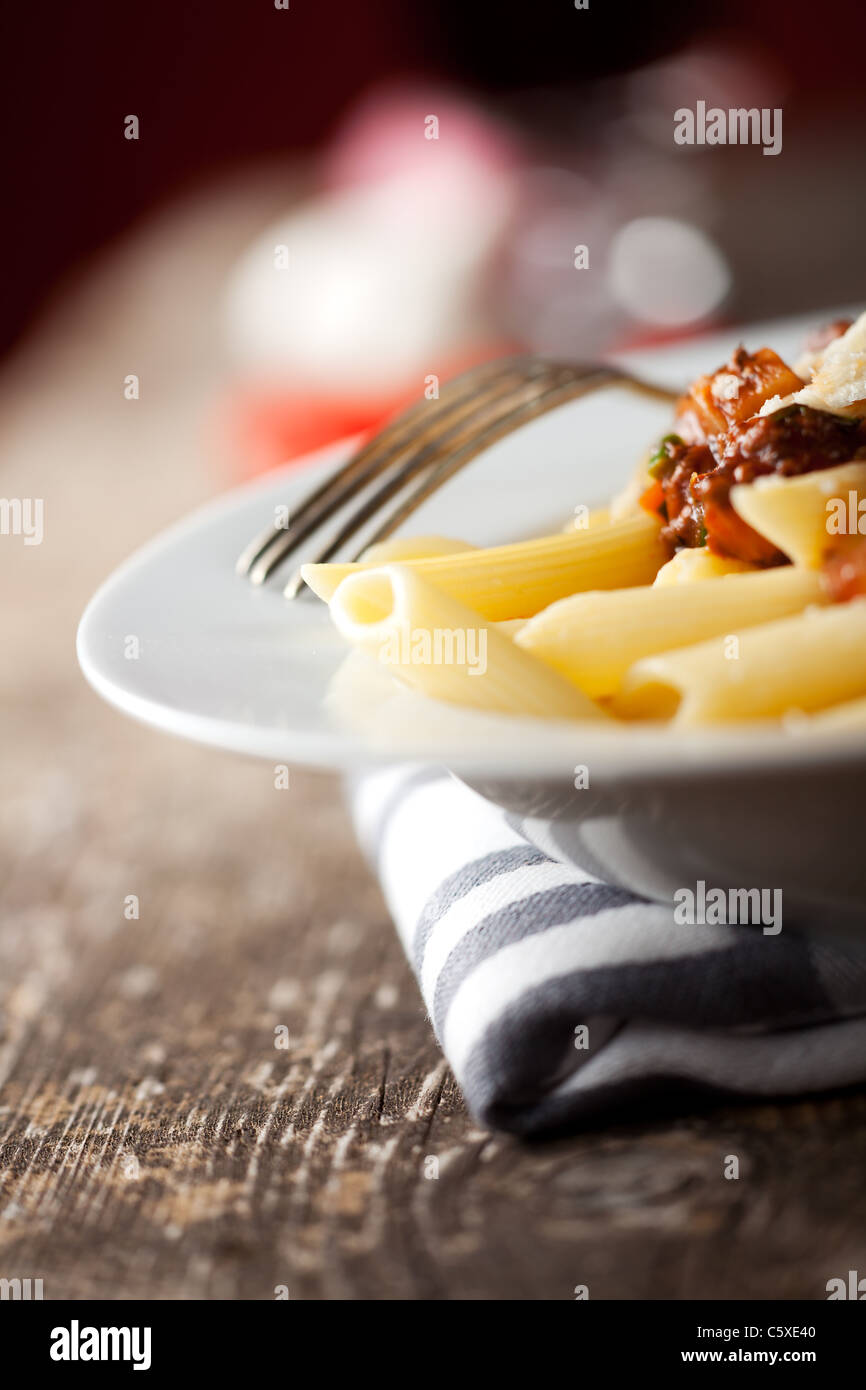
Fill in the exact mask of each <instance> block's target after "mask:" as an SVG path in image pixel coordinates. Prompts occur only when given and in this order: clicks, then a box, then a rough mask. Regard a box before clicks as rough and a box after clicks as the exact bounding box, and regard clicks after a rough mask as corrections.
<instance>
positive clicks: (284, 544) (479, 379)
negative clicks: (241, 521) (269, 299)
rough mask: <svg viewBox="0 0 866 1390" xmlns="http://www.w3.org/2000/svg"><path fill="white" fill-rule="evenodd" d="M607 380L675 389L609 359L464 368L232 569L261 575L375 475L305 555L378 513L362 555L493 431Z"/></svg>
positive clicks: (254, 577) (507, 361)
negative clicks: (325, 537)
mask: <svg viewBox="0 0 866 1390" xmlns="http://www.w3.org/2000/svg"><path fill="white" fill-rule="evenodd" d="M614 385H617V386H624V387H627V388H628V389H630V390H633V391H636V392H639V393H640V394H641V395H645V396H652V397H654V398H655V399H656V400H665V401H674V400H676V397H677V392H675V391H669V390H667V389H666V388H665V387H663V386H656V385H654V384H653V383H651V382H648V381H643V380H641V379H640V378H639V377H636V376H633V375H632V374H631V373H630V372H627V371H625V370H624V369H622V368H620V367H615V366H613V365H611V364H609V363H569V362H553V361H548V360H547V359H545V358H539V357H511V358H504V359H500V360H498V361H495V362H484V363H482V364H481V365H480V366H477V367H472V368H470V370H469V371H467V372H463V373H462V374H461V375H460V376H456V377H454V378H453V379H452V380H451V381H448V382H446V384H445V385H444V386H443V388H442V391H441V394H440V396H439V398H438V399H437V400H432V401H431V400H426V399H425V400H423V401H419V402H418V403H417V404H416V405H413V406H410V407H409V408H408V410H404V411H403V412H402V413H401V414H399V415H397V416H396V417H395V418H394V419H393V420H391V421H390V422H389V423H388V424H387V425H386V426H385V427H384V429H382V430H380V432H379V433H378V434H377V435H376V436H375V438H373V439H371V440H369V441H368V442H367V443H366V444H364V445H362V447H361V448H360V449H358V451H357V452H356V453H355V454H353V456H352V457H351V458H350V459H349V461H348V463H345V464H344V465H343V466H342V467H341V468H338V469H337V471H336V472H335V473H334V474H333V475H332V476H331V477H330V478H328V479H326V480H325V482H323V483H322V484H320V486H319V487H317V488H315V489H314V491H313V492H311V493H310V494H309V496H308V497H306V498H305V499H304V501H303V502H302V503H301V505H300V506H299V507H298V509H297V510H296V511H295V512H294V514H293V516H292V518H291V524H290V525H289V526H288V527H284V526H278V525H272V526H269V527H268V529H267V530H266V531H262V532H261V533H260V534H259V535H258V536H256V537H255V538H254V539H253V540H252V541H251V542H250V544H249V545H248V546H246V548H245V549H244V551H243V553H242V554H241V555H240V557H239V558H238V562H237V569H238V573H240V574H245V575H246V576H247V577H248V578H249V579H250V580H251V582H252V583H253V584H263V583H264V581H265V580H266V579H268V578H269V576H270V575H272V574H273V573H274V571H275V570H276V569H277V568H278V567H279V566H280V565H282V564H283V563H284V561H285V560H287V559H288V558H289V556H290V555H293V554H295V553H296V551H297V549H298V547H299V546H300V545H302V544H303V542H304V541H305V540H306V539H307V537H308V536H311V535H313V534H314V532H316V531H318V530H319V529H320V528H321V527H322V526H323V525H325V524H326V523H327V522H328V521H330V520H331V519H332V518H334V517H336V516H338V515H339V513H340V512H341V511H342V509H343V507H344V506H345V505H346V503H348V502H350V501H351V500H352V498H354V497H356V496H357V495H358V493H360V492H362V491H363V490H364V489H365V488H366V487H367V486H368V485H369V484H370V483H372V482H373V481H374V480H376V479H381V482H380V483H379V486H378V487H376V489H375V490H374V491H373V493H372V494H371V495H370V496H369V497H368V498H367V499H366V500H365V501H363V502H360V503H359V505H358V506H357V507H356V508H355V509H354V510H352V511H351V512H350V513H349V515H348V516H347V518H346V519H345V521H344V522H343V524H342V525H341V526H340V527H339V530H338V531H337V532H336V534H335V535H334V536H332V538H331V539H330V540H329V541H328V543H327V545H325V546H324V547H323V549H321V550H320V551H319V552H318V553H317V554H316V555H315V556H314V557H313V563H316V564H322V563H324V562H325V561H327V560H330V559H332V558H333V557H334V556H335V555H336V554H337V553H338V552H339V551H340V550H341V549H342V548H343V546H344V545H345V544H346V543H347V541H349V540H351V539H352V537H353V536H355V535H356V534H357V533H358V531H360V530H361V528H362V527H363V526H365V525H366V523H367V522H368V521H370V520H372V518H373V517H374V516H376V515H377V513H379V512H382V513H383V514H384V516H383V520H382V522H381V523H380V525H379V526H378V527H377V528H376V530H375V532H374V533H373V535H372V536H368V537H367V539H366V540H365V542H364V545H363V547H362V549H361V550H360V551H358V552H357V554H355V555H353V556H352V559H354V560H357V559H360V557H361V555H363V553H364V550H366V549H367V547H368V546H370V545H373V544H374V543H375V542H376V541H381V540H385V539H386V537H388V536H390V535H392V533H393V532H394V531H395V530H396V529H397V527H398V526H399V525H400V524H401V523H402V522H403V521H405V520H406V518H407V517H408V516H411V515H412V513H413V512H414V511H415V510H416V508H417V507H419V506H420V505H421V503H422V502H424V501H425V500H426V498H428V497H429V496H430V495H431V494H432V493H434V492H436V491H437V489H438V488H440V487H441V486H442V484H443V483H444V482H446V481H447V479H448V478H451V477H453V476H454V474H455V473H457V472H459V470H460V469H461V468H464V467H465V465H466V464H467V463H469V462H470V461H471V460H472V459H474V458H476V457H477V455H478V454H480V453H481V452H482V451H483V450H484V449H487V448H489V447H490V445H491V444H494V443H495V442H496V441H497V440H498V439H502V438H503V437H504V436H505V435H507V434H510V433H511V432H512V430H515V429H518V428H519V427H520V426H521V425H523V424H525V423H526V422H527V421H529V420H533V419H535V417H536V416H538V415H543V414H545V413H546V412H547V411H548V410H553V409H554V408H555V407H556V406H558V405H562V404H564V403H565V402H566V401H571V400H575V399H576V398H577V397H579V396H585V395H589V394H590V392H593V391H597V390H600V389H601V388H602V387H605V386H614ZM413 484H414V486H413ZM400 493H404V494H405V495H404V497H403V499H402V500H401V501H399V502H398V503H397V504H396V505H395V506H393V507H392V508H391V509H390V510H386V508H387V506H388V503H389V502H391V500H392V499H393V498H396V497H397V496H398V494H400ZM304 587H305V586H304V581H303V579H302V578H301V573H300V570H299V569H297V570H295V571H294V573H293V574H292V576H291V578H290V580H289V582H288V584H287V585H286V588H285V594H286V597H287V598H295V597H296V596H297V594H298V593H299V592H300V591H301V589H303V588H304Z"/></svg>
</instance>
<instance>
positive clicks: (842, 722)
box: [809, 695, 866, 729]
mask: <svg viewBox="0 0 866 1390" xmlns="http://www.w3.org/2000/svg"><path fill="white" fill-rule="evenodd" d="M809 725H810V727H812V728H816V729H866V695H864V696H861V697H860V699H859V700H845V701H844V702H843V703H842V704H841V705H831V706H830V708H829V709H824V710H820V711H819V713H818V714H813V715H812V718H811V719H810V720H809Z"/></svg>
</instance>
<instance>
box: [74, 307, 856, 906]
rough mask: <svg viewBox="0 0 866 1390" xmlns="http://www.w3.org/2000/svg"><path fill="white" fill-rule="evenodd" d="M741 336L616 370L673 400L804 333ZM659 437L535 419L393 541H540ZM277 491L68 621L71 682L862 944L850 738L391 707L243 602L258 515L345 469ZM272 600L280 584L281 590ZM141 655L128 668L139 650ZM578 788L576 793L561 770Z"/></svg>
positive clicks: (203, 517) (183, 538) (222, 508)
mask: <svg viewBox="0 0 866 1390" xmlns="http://www.w3.org/2000/svg"><path fill="white" fill-rule="evenodd" d="M842 312H844V311H841V310H830V311H828V312H827V313H826V314H825V315H819V316H815V317H813V318H810V319H802V320H787V321H782V322H780V323H776V324H763V325H755V326H752V327H750V328H747V329H744V330H741V332H740V334H738V333H737V332H735V331H732V332H726V333H724V334H718V335H714V336H713V337H712V338H705V339H703V340H700V341H693V342H691V343H688V344H685V345H683V344H681V345H678V346H676V347H674V348H666V349H664V350H658V351H654V352H642V353H638V354H632V355H630V356H629V358H628V361H629V363H630V365H632V366H633V367H635V368H636V369H638V370H639V371H641V372H642V373H643V374H644V375H646V376H648V377H650V378H652V379H655V380H657V381H661V382H666V383H668V384H671V385H673V386H679V385H681V384H685V383H686V382H687V381H688V380H690V379H691V378H692V377H694V376H695V375H696V374H697V373H699V372H702V371H705V370H711V369H712V368H714V367H715V366H717V365H718V364H719V363H721V362H722V361H724V360H725V359H726V357H727V356H728V354H729V352H730V350H731V348H732V346H733V345H734V344H735V343H736V341H737V340H738V338H739V337H742V338H743V339H744V340H745V342H746V343H747V344H748V345H750V346H752V347H758V346H761V345H762V344H764V343H767V344H769V345H771V346H773V347H775V348H776V349H777V351H779V352H780V353H781V354H782V355H783V356H785V357H788V358H791V357H795V356H796V355H797V353H798V351H799V348H800V346H801V344H802V342H803V339H804V337H805V336H806V334H807V332H808V331H809V330H810V329H811V328H812V327H814V326H815V324H816V323H817V322H825V321H827V320H828V319H831V318H836V317H838V316H839V315H840V313H842ZM668 422H669V412H668V411H667V409H666V408H664V407H661V406H656V405H654V404H650V403H647V402H644V401H642V400H639V399H635V398H633V397H631V396H628V395H626V394H624V393H623V392H621V391H611V392H603V393H600V394H599V395H598V396H594V397H590V398H588V399H586V400H584V401H578V402H574V403H573V404H571V405H569V406H565V407H562V408H561V409H560V410H558V411H556V412H554V413H552V414H551V415H548V416H546V417H543V418H542V419H541V420H539V421H536V422H534V423H533V424H532V425H530V426H527V427H526V428H525V429H524V430H522V431H521V432H520V433H519V434H517V435H515V436H513V437H512V438H510V439H507V440H505V441H502V442H501V443H500V444H498V445H496V446H495V447H494V448H493V449H491V450H490V451H489V452H488V453H487V454H485V455H484V456H483V457H482V458H480V459H478V460H477V461H476V462H475V463H473V464H471V465H470V466H469V468H468V469H467V470H466V471H465V472H464V473H463V474H462V475H460V476H459V477H458V478H456V479H454V480H453V481H452V482H451V483H450V484H448V485H447V486H446V487H445V488H444V489H443V491H442V492H441V493H439V494H438V495H437V496H435V497H433V498H431V499H430V500H429V502H428V503H427V504H425V507H424V508H423V511H419V512H418V513H417V514H416V516H415V517H413V518H412V520H411V523H410V524H409V525H408V526H407V528H406V529H407V530H408V531H411V532H414V533H415V534H422V533H426V534H430V533H439V534H444V535H450V536H455V537H459V538H462V539H465V540H469V541H472V542H474V543H477V544H482V545H484V544H491V543H495V542H497V541H505V540H511V539H516V538H518V537H520V536H525V535H527V534H531V533H533V532H541V531H544V530H548V529H555V528H556V527H558V526H560V525H561V524H562V523H563V521H564V520H565V519H566V518H567V517H568V516H569V515H570V514H571V513H572V511H573V508H574V507H575V506H577V505H579V504H582V503H586V504H590V505H592V504H598V503H599V502H601V501H603V500H604V499H606V498H608V497H609V496H610V495H611V494H612V493H614V492H615V491H616V490H617V489H618V488H619V487H620V486H621V485H622V484H623V483H624V482H625V481H626V480H627V479H628V478H629V477H630V476H631V474H632V472H633V469H634V466H635V461H636V459H637V458H638V457H639V455H640V453H641V451H642V450H643V449H644V448H645V447H646V446H647V444H648V443H649V442H651V441H652V440H653V438H655V437H657V436H658V435H659V434H660V433H662V432H663V431H664V429H665V427H666V426H667V424H668ZM350 448H351V443H350V442H349V443H344V444H342V445H339V446H337V447H335V448H332V449H329V450H327V451H325V452H324V453H322V454H320V455H317V456H316V457H315V458H314V459H313V460H311V462H310V466H309V467H306V468H299V467H298V466H297V465H296V466H295V467H294V468H292V469H291V470H288V471H281V472H277V473H273V474H270V475H268V476H267V477H265V478H264V479H262V480H261V481H258V482H256V483H254V484H252V485H251V486H248V487H245V488H242V489H239V490H238V491H236V492H233V493H230V494H229V495H228V496H226V497H223V498H221V499H219V500H218V501H216V502H214V503H212V504H211V505H210V506H208V507H205V508H204V509H203V510H201V511H198V512H196V513H195V514H194V515H193V516H192V517H190V518H188V519H187V520H185V521H183V522H181V523H179V524H178V525H176V526H174V527H173V528H172V529H171V530H169V531H167V532H165V533H164V534H163V535H162V536H160V537H158V538H157V539H156V540H155V541H153V542H151V544H150V545H148V546H146V547H145V548H144V549H143V550H141V551H139V552H138V553H137V554H136V555H134V556H133V557H132V559H130V560H129V561H128V562H127V563H126V564H125V565H123V566H122V567H121V568H120V569H119V570H118V571H117V572H116V573H115V574H114V575H112V577H111V578H110V579H109V580H108V581H107V583H106V584H105V585H104V586H103V587H102V588H101V589H100V590H99V592H98V593H97V594H96V596H95V597H94V598H93V600H92V601H91V603H90V605H89V606H88V608H87V611H86V612H85V614H84V617H83V618H82V620H81V625H80V628H79V632H78V655H79V660H80V662H81V666H82V669H83V671H84V673H85V675H86V677H87V679H88V680H89V681H90V682H91V684H92V685H93V686H94V687H95V689H96V690H97V691H98V692H99V693H100V694H101V695H103V696H104V697H105V698H106V699H107V700H108V701H110V702H111V703H112V704H114V705H116V706H117V707H118V708H120V709H122V710H124V711H125V712H126V713H127V714H130V715H132V716H134V717H135V718H137V719H141V720H143V721H145V722H146V723H149V724H153V725H155V726H157V727H159V728H161V729H164V730H166V731H167V732H170V733H174V734H178V735H180V736H181V737H184V738H190V739H194V740H197V741H199V742H202V743H206V744H210V745H213V746H214V747H217V748H224V749H231V750H234V751H237V752H242V753H250V754H255V755H259V756H262V757H265V758H268V759H270V760H272V761H273V762H275V763H277V762H279V763H282V762H286V763H306V764H310V765H314V766H319V767H324V768H332V769H341V770H345V769H349V768H356V767H360V766H369V765H371V764H374V763H395V762H399V763H405V762H431V761H435V762H437V763H444V764H445V765H446V766H448V767H450V768H451V769H452V771H454V772H455V773H457V774H458V775H459V776H460V777H461V778H463V780H465V781H467V782H468V783H469V784H470V785H471V786H473V787H475V788H476V790H478V791H479V792H481V793H482V795H484V796H486V797H488V798H489V799H490V800H492V801H495V802H496V803H497V804H499V805H500V806H503V807H505V808H506V809H507V810H509V811H510V812H512V813H513V814H515V815H518V816H520V817H521V818H522V828H523V830H524V833H525V834H526V835H527V836H528V837H529V838H530V839H531V840H533V841H534V842H535V843H536V844H538V845H539V846H540V847H541V848H542V849H544V850H545V852H547V853H549V854H551V855H553V856H554V857H557V858H559V859H561V860H564V861H566V862H573V863H577V864H579V865H580V866H581V867H583V868H585V869H588V870H589V871H590V872H592V873H595V874H597V875H598V876H600V877H603V878H605V879H607V880H609V881H612V882H617V883H620V884H622V885H624V886H626V887H628V888H631V889H632V890H634V891H636V892H640V893H643V894H646V895H647V896H649V897H653V898H657V899H659V900H664V901H668V902H670V900H671V895H672V893H673V892H674V891H675V889H676V888H677V887H679V886H681V885H683V884H689V883H692V884H694V882H695V881H696V879H698V878H703V879H704V880H705V881H706V883H707V884H708V885H715V886H719V887H722V888H730V887H751V886H761V887H771V888H782V889H783V892H784V901H785V908H786V914H788V915H790V913H792V912H793V913H794V914H795V917H796V918H797V919H798V920H800V919H802V920H805V921H806V922H807V924H808V925H809V926H810V929H814V926H815V923H816V922H817V924H818V927H819V929H821V930H824V929H826V928H827V927H828V926H829V927H830V928H834V927H838V928H840V929H844V930H846V931H850V930H853V931H855V933H857V934H860V933H862V929H863V922H864V920H866V856H864V855H863V854H862V851H861V848H860V836H859V828H858V827H859V824H860V823H861V821H862V787H863V779H864V776H866V738H864V737H863V736H862V735H860V734H851V733H847V734H845V733H832V734H831V733H829V732H825V733H823V734H822V735H820V736H817V735H814V734H808V733H805V732H803V733H800V734H797V733H791V732H785V731H783V730H780V729H778V728H776V727H773V726H767V725H764V726H760V727H747V726H743V725H731V726H729V727H727V728H724V727H722V728H718V729H714V730H710V731H706V732H695V733H692V732H690V733H688V734H683V733H681V732H676V733H674V732H672V731H669V730H664V729H659V730H654V729H645V730H637V729H619V728H618V729H610V728H607V729H601V728H599V727H598V726H597V725H595V724H593V725H579V724H557V723H553V722H550V723H548V722H547V721H543V720H531V719H510V718H504V717H494V716H487V715H482V714H478V713H475V712H471V711H463V710H459V709H456V708H452V707H449V706H445V705H442V704H435V703H433V702H431V701H427V700H425V699H424V698H423V697H420V696H418V695H416V694H413V693H411V692H408V691H402V690H399V689H398V688H397V687H396V685H395V683H394V682H392V681H391V680H390V678H389V677H388V676H387V673H384V672H381V671H377V670H376V668H375V667H374V666H372V665H370V664H365V662H364V661H363V660H362V661H361V662H360V663H359V662H358V658H357V657H354V658H348V659H349V660H350V661H352V662H354V669H352V668H349V673H348V674H349V678H347V668H346V665H345V663H346V661H347V657H346V652H345V648H344V645H343V643H342V641H341V639H340V638H339V636H338V635H337V633H336V632H335V630H334V629H333V628H332V626H331V623H330V620H329V617H328V612H327V609H326V608H325V606H324V605H323V604H321V603H319V602H318V601H317V600H315V599H312V598H310V597H308V598H307V599H305V600H299V601H295V602H292V603H289V602H287V601H286V600H285V599H284V598H283V597H282V593H281V587H282V586H281V583H280V582H279V581H277V582H271V583H269V584H268V585H266V586H264V587H263V588H261V589H254V588H253V587H252V586H251V585H250V584H249V583H248V581H247V580H245V579H243V578H241V577H239V576H238V575H237V574H236V573H235V569H234V565H235V560H236V558H237V556H238V554H239V553H240V551H241V550H242V548H243V547H244V545H245V544H246V543H247V541H248V540H249V539H250V537H251V536H253V535H255V534H256V533H257V532H258V531H260V530H261V529H262V528H263V527H264V526H265V525H266V524H267V523H268V522H269V521H270V520H272V518H273V515H274V508H275V506H277V505H278V504H287V505H288V506H289V509H290V511H291V508H292V506H293V504H294V503H296V502H297V499H298V498H300V497H302V496H303V495H304V494H305V493H306V492H307V491H308V490H309V489H310V488H311V487H312V486H313V485H314V483H315V482H316V481H317V479H318V478H319V477H321V476H323V475H324V474H326V473H327V472H328V471H329V470H330V469H332V468H333V467H334V466H335V465H336V464H337V463H338V462H340V461H341V460H342V459H343V458H344V457H346V455H347V454H348V452H349V450H350ZM282 577H283V578H284V577H285V576H282ZM130 639H136V641H137V647H138V655H137V656H130V655H128V654H127V653H129V652H130V650H131V649H132V650H134V649H135V645H136V644H135V643H133V642H130ZM578 764H580V765H582V766H585V767H588V768H589V769H590V774H591V785H590V788H589V789H582V790H577V789H576V788H575V784H574V783H575V778H574V769H575V767H576V765H578Z"/></svg>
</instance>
